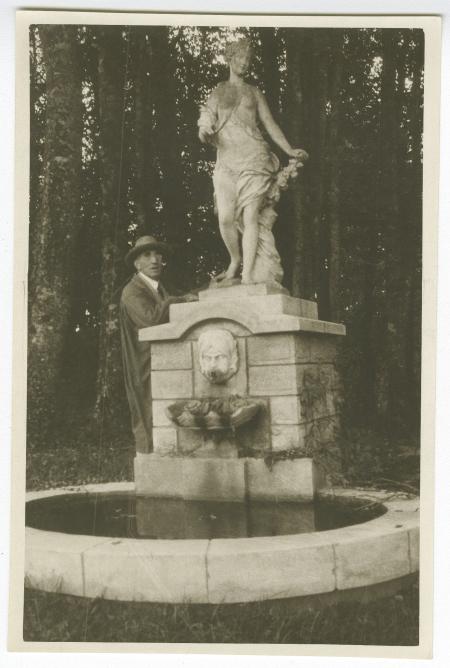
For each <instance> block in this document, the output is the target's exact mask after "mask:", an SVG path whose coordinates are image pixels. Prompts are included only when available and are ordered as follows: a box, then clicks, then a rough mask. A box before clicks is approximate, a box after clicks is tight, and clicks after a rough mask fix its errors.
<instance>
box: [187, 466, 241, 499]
mask: <svg viewBox="0 0 450 668" xmlns="http://www.w3.org/2000/svg"><path fill="white" fill-rule="evenodd" d="M183 495H184V498H185V499H210V500H211V501H219V500H227V501H243V500H244V499H245V475H244V460H243V459H236V460H233V459H212V460H211V459H190V458H188V459H186V458H185V459H183Z"/></svg>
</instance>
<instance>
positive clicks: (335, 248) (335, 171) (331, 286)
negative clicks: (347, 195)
mask: <svg viewBox="0 0 450 668" xmlns="http://www.w3.org/2000/svg"><path fill="white" fill-rule="evenodd" d="M343 37H344V34H343V32H342V31H341V30H334V31H333V37H332V54H331V55H332V66H331V67H332V69H331V86H330V103H331V113H330V119H329V141H328V151H329V165H330V182H329V188H328V204H329V206H328V219H329V253H328V295H329V297H328V299H329V317H330V319H331V320H334V321H339V320H340V318H341V299H340V282H341V230H340V227H341V224H340V196H339V187H340V184H339V181H340V170H341V160H342V151H341V146H340V142H341V141H342V140H341V133H340V108H341V100H340V95H341V89H342V72H343V46H344V44H343Z"/></svg>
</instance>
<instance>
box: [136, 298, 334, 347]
mask: <svg viewBox="0 0 450 668" xmlns="http://www.w3.org/2000/svg"><path fill="white" fill-rule="evenodd" d="M289 304H290V302H289ZM174 306H176V305H175V304H174V305H172V306H171V312H172V309H173V307H174ZM185 306H187V307H189V308H185V309H184V310H183V313H180V312H177V314H178V315H177V319H175V320H174V319H173V318H172V317H171V321H170V322H168V323H165V324H162V325H155V326H154V327H146V328H144V329H141V330H139V340H140V341H169V340H174V339H181V338H183V337H184V336H185V335H186V334H187V333H188V332H189V331H190V330H191V329H193V328H194V327H196V326H197V325H200V324H203V323H205V322H210V323H213V322H214V321H219V320H220V321H223V320H229V321H232V322H235V323H237V324H238V325H240V326H241V327H243V328H245V329H246V330H248V331H249V332H250V333H252V334H269V333H276V332H305V333H308V332H309V333H313V332H314V333H317V334H333V335H337V336H344V335H345V326H344V325H341V324H340V323H335V322H325V321H323V320H317V319H316V318H305V317H302V316H298V315H289V314H286V313H280V314H277V313H275V314H274V313H271V314H270V315H266V314H264V312H261V307H260V306H259V305H258V304H257V303H252V300H249V303H246V304H245V305H243V304H236V303H234V301H232V300H224V301H222V302H215V301H204V302H192V303H190V304H186V305H185Z"/></svg>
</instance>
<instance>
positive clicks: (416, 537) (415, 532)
mask: <svg viewBox="0 0 450 668" xmlns="http://www.w3.org/2000/svg"><path fill="white" fill-rule="evenodd" d="M408 537H409V560H410V568H411V573H416V572H417V571H418V570H419V568H420V530H419V527H418V526H416V527H414V528H413V529H410V530H409V531H408Z"/></svg>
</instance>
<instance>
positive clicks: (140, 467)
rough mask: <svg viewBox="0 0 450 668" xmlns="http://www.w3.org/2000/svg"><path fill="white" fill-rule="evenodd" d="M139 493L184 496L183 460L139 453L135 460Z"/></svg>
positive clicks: (135, 473) (156, 495)
mask: <svg viewBox="0 0 450 668" xmlns="http://www.w3.org/2000/svg"><path fill="white" fill-rule="evenodd" d="M134 479H135V481H136V492H137V494H148V495H150V496H155V497H158V496H163V497H173V498H183V460H182V459H181V458H178V457H161V456H158V455H157V454H145V455H137V456H136V458H135V460H134Z"/></svg>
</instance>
